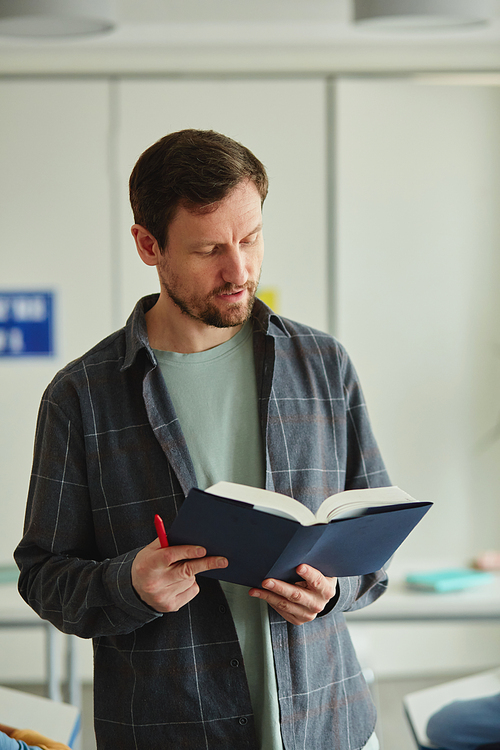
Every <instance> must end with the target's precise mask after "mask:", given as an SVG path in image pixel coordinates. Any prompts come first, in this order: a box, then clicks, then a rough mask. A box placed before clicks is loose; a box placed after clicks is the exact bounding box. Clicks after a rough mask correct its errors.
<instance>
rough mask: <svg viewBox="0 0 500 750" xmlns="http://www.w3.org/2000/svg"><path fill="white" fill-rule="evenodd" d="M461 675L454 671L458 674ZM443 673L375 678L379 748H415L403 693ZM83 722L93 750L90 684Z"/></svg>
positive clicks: (84, 747) (83, 749)
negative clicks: (416, 676) (410, 676)
mask: <svg viewBox="0 0 500 750" xmlns="http://www.w3.org/2000/svg"><path fill="white" fill-rule="evenodd" d="M458 676H460V675H454V677H458ZM446 679H449V678H447V677H446V676H443V675H441V676H439V677H435V678H428V679H424V678H417V679H391V680H387V679H384V680H379V681H375V683H374V684H373V686H372V690H373V696H374V699H375V702H376V704H377V707H378V713H379V722H378V726H377V735H378V738H379V741H380V747H381V750H416V745H415V742H414V740H413V738H412V735H411V733H410V729H409V727H408V724H407V722H406V719H405V716H404V713H403V704H402V699H403V696H404V695H406V694H407V693H411V692H413V691H414V690H420V689H422V688H425V687H430V686H431V685H437V684H439V683H440V682H445V681H446ZM11 687H16V688H18V689H23V690H27V691H29V692H35V693H38V694H43V688H42V687H41V686H40V687H38V686H33V685H31V686H29V687H28V686H19V685H12V686H11ZM82 700H83V722H82V735H81V740H80V747H79V749H78V750H96V745H95V740H94V730H93V723H92V687H91V686H90V685H85V686H84V688H83V695H82Z"/></svg>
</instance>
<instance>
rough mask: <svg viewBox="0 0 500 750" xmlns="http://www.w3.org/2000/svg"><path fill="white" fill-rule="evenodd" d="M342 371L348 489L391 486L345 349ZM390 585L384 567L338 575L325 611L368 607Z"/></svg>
mask: <svg viewBox="0 0 500 750" xmlns="http://www.w3.org/2000/svg"><path fill="white" fill-rule="evenodd" d="M341 370H342V383H343V389H344V403H345V409H346V431H347V435H346V445H347V461H346V480H345V489H346V490H352V489H364V488H366V487H388V486H390V484H391V481H390V479H389V475H388V473H387V471H386V468H385V464H384V461H383V459H382V456H381V454H380V450H379V447H378V445H377V442H376V439H375V436H374V434H373V430H372V427H371V423H370V419H369V416H368V410H367V407H366V403H365V399H364V395H363V391H362V389H361V385H360V382H359V378H358V375H357V373H356V370H355V368H354V365H353V364H352V362H351V360H350V358H349V356H348V355H347V353H346V352H345V351H343V360H342V365H341ZM387 584H388V576H387V572H386V570H385V569H384V568H383V569H381V570H379V571H376V572H374V573H370V574H368V575H363V576H352V577H346V578H339V581H338V591H337V596H336V598H335V599H334V600H332V602H331V603H330V605H329V606H327V608H326V609H325V611H324V612H323V613H322V614H327V613H328V611H333V612H348V611H353V610H357V609H361V608H362V607H366V606H367V605H368V604H371V603H372V602H374V601H376V600H377V599H378V598H379V597H380V596H382V594H383V593H384V592H385V591H386V589H387Z"/></svg>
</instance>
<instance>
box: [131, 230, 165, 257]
mask: <svg viewBox="0 0 500 750" xmlns="http://www.w3.org/2000/svg"><path fill="white" fill-rule="evenodd" d="M130 231H131V232H132V236H133V238H134V240H135V245H136V247H137V252H138V253H139V255H140V256H141V260H142V261H143V262H144V263H145V264H146V265H147V266H157V265H158V263H159V259H160V257H161V252H160V247H159V245H158V242H157V241H156V240H155V238H154V237H153V235H152V234H151V232H148V230H147V229H145V228H144V227H141V225H140V224H134V225H133V227H132V228H131V230H130Z"/></svg>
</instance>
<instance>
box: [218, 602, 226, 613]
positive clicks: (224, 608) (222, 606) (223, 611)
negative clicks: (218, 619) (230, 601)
mask: <svg viewBox="0 0 500 750" xmlns="http://www.w3.org/2000/svg"><path fill="white" fill-rule="evenodd" d="M219 612H220V613H221V615H225V614H226V607H225V605H224V604H220V605H219Z"/></svg>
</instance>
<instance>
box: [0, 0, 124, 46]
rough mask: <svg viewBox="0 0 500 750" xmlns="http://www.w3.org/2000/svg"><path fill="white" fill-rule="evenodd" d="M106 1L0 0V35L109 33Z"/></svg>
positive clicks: (111, 17) (111, 21)
mask: <svg viewBox="0 0 500 750" xmlns="http://www.w3.org/2000/svg"><path fill="white" fill-rule="evenodd" d="M115 23H116V20H115V18H114V14H113V11H112V7H111V1H110V0H0V35H2V36H16V37H20V36H21V37H38V38H40V37H68V36H77V35H81V34H102V33H104V32H105V31H111V30H112V29H113V28H114V26H115Z"/></svg>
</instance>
